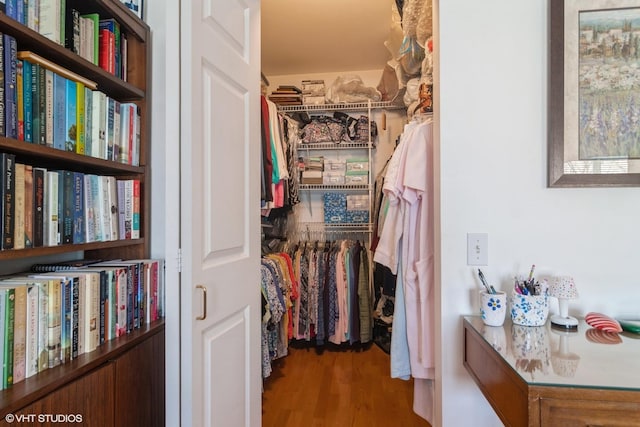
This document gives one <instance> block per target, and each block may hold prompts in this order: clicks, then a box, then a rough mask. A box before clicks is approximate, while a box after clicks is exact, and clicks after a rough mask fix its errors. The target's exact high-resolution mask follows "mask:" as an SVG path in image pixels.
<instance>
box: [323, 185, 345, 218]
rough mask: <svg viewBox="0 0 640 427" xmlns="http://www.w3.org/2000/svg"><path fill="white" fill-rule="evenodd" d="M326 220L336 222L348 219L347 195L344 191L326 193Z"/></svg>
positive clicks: (324, 197) (324, 198) (324, 199)
mask: <svg viewBox="0 0 640 427" xmlns="http://www.w3.org/2000/svg"><path fill="white" fill-rule="evenodd" d="M323 201H324V222H325V223H326V224H336V223H342V222H346V220H347V195H346V194H343V193H324V196H323Z"/></svg>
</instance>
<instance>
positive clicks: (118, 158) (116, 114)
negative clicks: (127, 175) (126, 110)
mask: <svg viewBox="0 0 640 427" xmlns="http://www.w3.org/2000/svg"><path fill="white" fill-rule="evenodd" d="M120 105H121V104H120V103H119V102H118V101H114V102H113V106H114V110H113V158H112V159H111V160H113V161H114V162H119V163H122V151H121V146H120V142H121V141H120V139H121V136H120V134H121V133H122V132H121V125H122V123H121V121H120V120H121V119H120V116H121V114H120Z"/></svg>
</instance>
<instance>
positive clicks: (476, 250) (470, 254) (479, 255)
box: [467, 233, 489, 265]
mask: <svg viewBox="0 0 640 427" xmlns="http://www.w3.org/2000/svg"><path fill="white" fill-rule="evenodd" d="M467 265H489V235H488V234H487V233H467Z"/></svg>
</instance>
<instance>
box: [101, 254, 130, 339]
mask: <svg viewBox="0 0 640 427" xmlns="http://www.w3.org/2000/svg"><path fill="white" fill-rule="evenodd" d="M93 267H94V268H95V267H97V268H112V269H113V275H114V277H115V294H114V296H113V298H114V300H115V308H116V309H115V312H114V313H113V315H114V316H115V335H114V338H115V337H120V336H123V335H126V334H127V333H129V332H131V330H132V327H133V277H132V275H131V271H130V268H129V267H130V265H129V264H127V263H123V262H122V261H103V262H99V263H96V264H94V265H93ZM105 327H106V326H105Z"/></svg>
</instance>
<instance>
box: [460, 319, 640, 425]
mask: <svg viewBox="0 0 640 427" xmlns="http://www.w3.org/2000/svg"><path fill="white" fill-rule="evenodd" d="M507 317H508V316H507ZM463 323H464V366H465V368H466V369H467V371H469V374H470V375H471V376H472V377H473V379H474V380H475V382H476V384H477V385H478V387H479V388H480V390H481V391H482V393H483V394H484V396H485V397H486V399H487V400H488V401H489V403H490V404H491V406H492V407H493V409H494V410H495V411H496V414H497V415H498V416H499V417H500V419H501V420H502V422H503V423H504V424H505V425H506V426H514V427H519V426H531V427H573V426H591V427H596V426H607V427H609V426H613V427H637V426H640V335H637V334H628V333H626V332H625V333H623V334H620V335H619V338H620V342H618V343H615V344H614V343H608V344H607V343H605V342H607V341H609V340H610V339H611V337H610V336H606V335H602V334H600V331H595V330H591V332H588V331H589V329H591V328H590V327H589V326H588V325H587V324H585V323H584V321H581V322H580V325H579V327H578V332H573V333H566V332H556V331H555V329H551V328H550V327H549V324H548V322H547V326H541V327H538V328H533V327H526V326H518V325H512V324H511V322H510V320H507V321H506V322H505V324H504V326H502V327H491V326H485V325H484V323H482V320H481V319H480V317H477V316H468V317H464V318H463ZM594 331H595V332H596V333H594ZM614 338H615V337H614Z"/></svg>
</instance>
